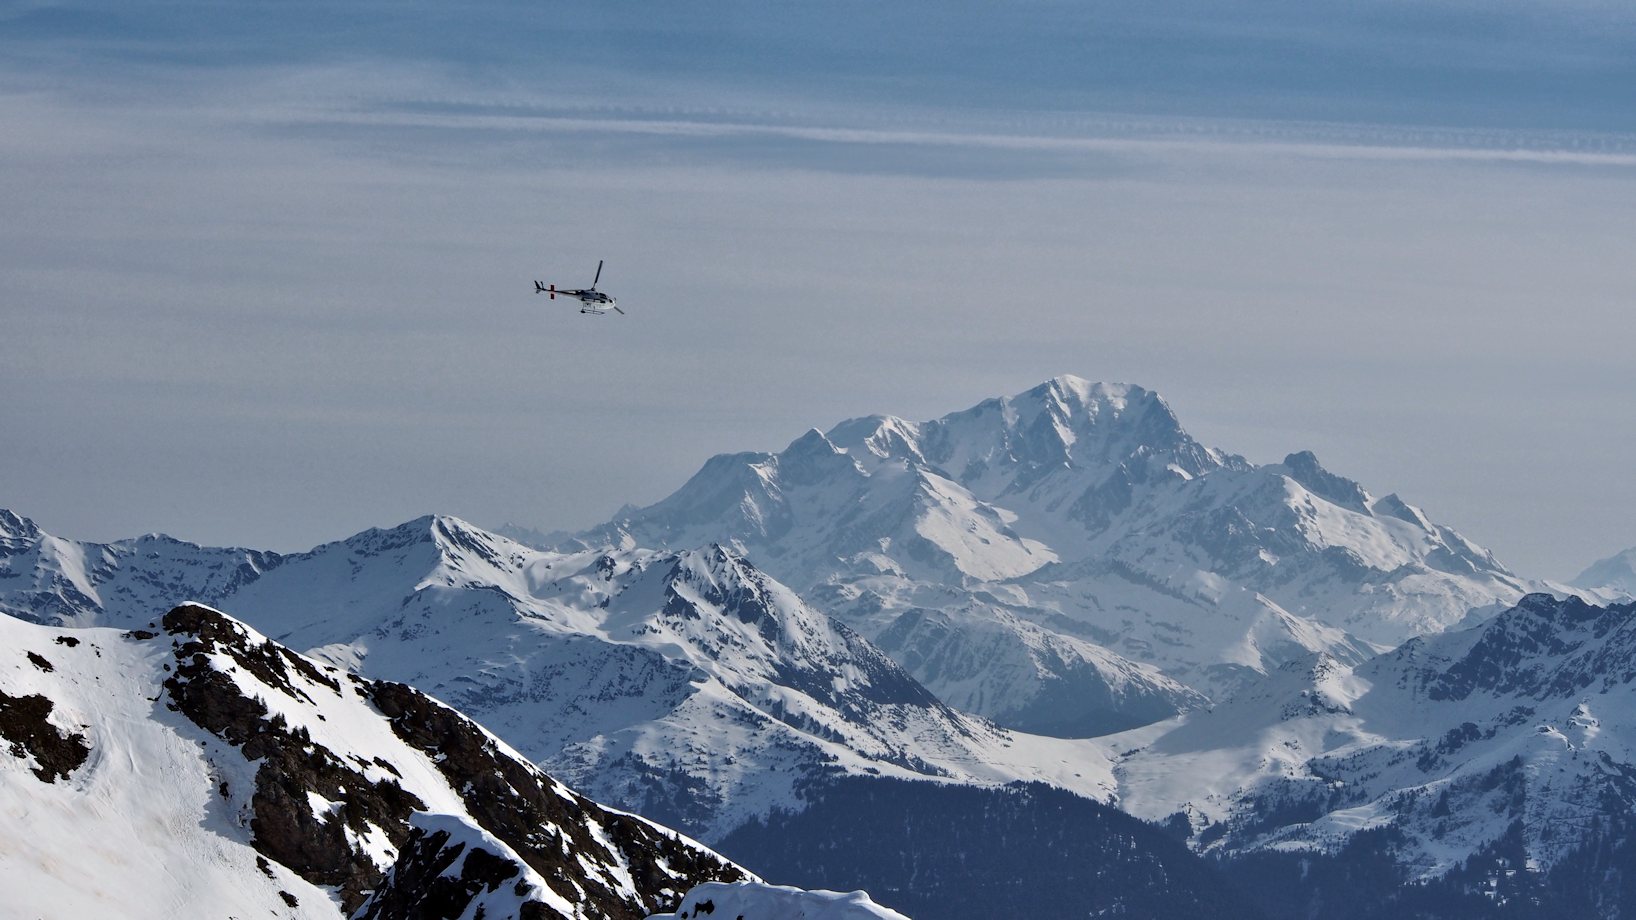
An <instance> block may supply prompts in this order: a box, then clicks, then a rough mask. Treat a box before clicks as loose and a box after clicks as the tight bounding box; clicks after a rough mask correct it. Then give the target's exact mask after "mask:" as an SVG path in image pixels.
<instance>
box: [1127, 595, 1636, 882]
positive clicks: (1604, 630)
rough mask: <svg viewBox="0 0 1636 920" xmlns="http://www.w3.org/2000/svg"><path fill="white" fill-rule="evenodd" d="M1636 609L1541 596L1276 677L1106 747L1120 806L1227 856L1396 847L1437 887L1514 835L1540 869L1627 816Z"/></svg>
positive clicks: (1635, 799)
mask: <svg viewBox="0 0 1636 920" xmlns="http://www.w3.org/2000/svg"><path fill="white" fill-rule="evenodd" d="M1633 662H1636V604H1626V605H1616V606H1611V607H1606V608H1602V607H1596V606H1592V605H1590V604H1587V603H1585V602H1584V601H1581V600H1579V599H1577V598H1568V599H1565V600H1564V599H1558V598H1554V597H1552V596H1550V595H1544V594H1534V595H1529V596H1527V597H1526V598H1524V599H1523V600H1522V601H1521V602H1520V603H1519V604H1518V605H1517V606H1516V607H1514V608H1512V609H1510V610H1507V611H1505V612H1504V613H1502V614H1500V615H1499V616H1497V617H1494V618H1493V619H1491V620H1488V621H1486V622H1484V623H1482V624H1480V625H1478V626H1475V627H1472V628H1469V629H1465V630H1459V631H1453V632H1449V633H1446V634H1442V635H1438V636H1431V637H1425V638H1421V639H1416V640H1413V641H1411V642H1409V643H1407V644H1405V645H1404V646H1403V647H1401V648H1399V649H1397V650H1395V651H1393V652H1390V653H1388V654H1385V655H1382V656H1380V657H1378V658H1376V659H1374V660H1372V661H1369V662H1367V663H1365V664H1362V665H1359V666H1355V667H1347V666H1344V665H1341V664H1339V663H1337V662H1335V661H1333V660H1329V659H1318V660H1314V661H1311V662H1308V663H1307V664H1306V665H1305V666H1298V665H1296V664H1294V663H1291V664H1290V665H1288V666H1286V667H1285V668H1283V669H1281V670H1280V671H1278V672H1275V673H1274V674H1271V675H1269V676H1268V677H1267V678H1266V679H1265V680H1263V681H1260V682H1258V683H1257V684H1256V685H1254V686H1251V687H1247V688H1246V689H1245V690H1244V691H1242V692H1241V693H1240V694H1238V695H1237V696H1235V697H1234V698H1233V699H1230V700H1227V701H1225V702H1224V703H1222V704H1220V705H1218V706H1217V707H1215V708H1214V709H1213V710H1212V711H1209V712H1195V713H1190V714H1188V715H1186V716H1183V717H1181V718H1179V719H1176V720H1172V721H1171V722H1167V723H1163V724H1161V725H1155V726H1149V727H1147V728H1143V729H1137V730H1135V731H1132V732H1129V733H1126V734H1124V735H1118V736H1113V737H1111V738H1108V739H1106V741H1107V743H1108V744H1109V745H1110V748H1112V749H1118V750H1122V751H1123V752H1124V756H1123V757H1122V759H1121V760H1120V762H1119V764H1118V767H1117V775H1118V778H1119V796H1120V804H1121V805H1122V807H1124V808H1126V809H1127V810H1129V811H1131V812H1132V813H1134V814H1137V815H1139V816H1146V817H1150V818H1154V819H1161V818H1164V817H1166V816H1168V815H1171V814H1174V813H1176V812H1183V813H1185V814H1187V815H1188V816H1189V818H1190V819H1191V821H1192V823H1193V827H1194V831H1195V842H1196V843H1197V844H1199V845H1201V846H1206V847H1208V848H1214V849H1220V850H1223V851H1225V852H1229V853H1245V852H1253V851H1256V850H1269V849H1270V850H1278V851H1287V852H1318V853H1335V852H1338V851H1339V850H1340V849H1341V848H1342V847H1343V846H1344V845H1345V844H1347V843H1348V842H1349V841H1350V840H1352V839H1353V837H1354V836H1355V835H1356V834H1357V833H1358V832H1360V831H1363V830H1368V829H1371V828H1392V829H1393V830H1394V832H1396V833H1398V834H1400V835H1401V838H1400V839H1399V842H1398V843H1396V844H1395V845H1394V847H1393V850H1392V858H1393V859H1395V860H1396V861H1397V862H1398V863H1399V864H1400V865H1402V866H1403V867H1404V868H1405V869H1406V870H1407V871H1408V872H1409V874H1410V876H1411V877H1414V878H1435V877H1438V876H1441V875H1443V874H1445V873H1447V872H1449V871H1450V870H1451V869H1454V868H1456V867H1458V866H1461V865H1462V864H1463V863H1464V862H1465V861H1466V860H1468V859H1470V858H1472V857H1473V856H1475V855H1477V854H1479V853H1482V852H1484V851H1485V848H1488V847H1491V846H1493V845H1495V844H1496V843H1497V842H1498V841H1500V840H1501V839H1502V838H1505V837H1506V836H1507V835H1508V834H1510V835H1514V837H1515V839H1516V841H1517V842H1518V844H1519V845H1520V846H1521V847H1522V848H1523V849H1524V850H1525V852H1526V854H1527V858H1528V859H1529V860H1530V865H1531V866H1533V867H1535V868H1536V869H1538V870H1540V871H1549V870H1550V869H1551V868H1552V867H1553V866H1555V865H1556V864H1558V863H1559V862H1560V861H1561V860H1562V859H1564V858H1565V857H1567V856H1569V855H1571V854H1572V853H1574V852H1575V851H1576V850H1577V849H1578V848H1580V847H1582V846H1585V845H1587V844H1588V843H1591V842H1593V841H1594V839H1595V835H1596V834H1597V833H1598V832H1599V830H1598V829H1599V827H1601V826H1603V825H1604V823H1605V821H1606V820H1607V819H1610V818H1613V817H1616V816H1618V815H1621V814H1624V813H1627V812H1629V811H1630V810H1631V809H1632V808H1633V807H1636V780H1633V779H1632V777H1636V664H1633Z"/></svg>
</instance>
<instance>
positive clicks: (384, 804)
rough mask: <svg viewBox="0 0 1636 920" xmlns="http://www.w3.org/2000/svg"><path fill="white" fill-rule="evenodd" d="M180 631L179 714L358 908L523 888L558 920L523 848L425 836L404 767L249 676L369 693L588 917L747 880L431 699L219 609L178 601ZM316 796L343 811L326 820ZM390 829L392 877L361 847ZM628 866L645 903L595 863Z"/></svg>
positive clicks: (275, 683) (254, 823)
mask: <svg viewBox="0 0 1636 920" xmlns="http://www.w3.org/2000/svg"><path fill="white" fill-rule="evenodd" d="M164 628H165V630H166V631H167V632H168V633H169V634H170V635H171V636H172V637H173V638H174V639H175V640H176V641H175V642H174V652H173V658H174V661H175V663H176V669H175V671H174V673H172V674H171V675H170V676H169V677H168V678H167V679H166V680H165V689H166V691H167V692H168V693H169V696H170V699H171V703H170V705H171V706H172V707H173V708H174V709H175V710H176V711H179V712H181V713H182V714H183V715H185V716H186V717H187V718H188V719H190V720H191V721H193V722H194V723H195V724H197V725H199V726H200V727H202V728H204V729H205V730H206V731H209V732H210V733H211V734H213V735H215V736H216V737H218V738H221V739H222V740H224V741H226V742H228V743H229V744H231V745H234V746H236V747H238V748H239V749H240V752H241V753H242V754H243V756H244V757H245V759H246V760H248V761H251V762H255V763H257V768H256V776H255V790H254V792H253V794H252V795H251V797H250V802H249V806H250V807H249V811H250V815H251V816H250V821H249V823H250V830H251V834H252V841H251V842H252V844H253V846H254V847H255V848H256V850H257V852H259V853H260V854H262V855H263V856H264V857H265V858H267V859H271V860H276V861H278V862H279V863H282V864H283V865H285V866H286V867H288V868H289V869H291V870H292V871H294V872H295V873H296V874H298V875H300V876H301V877H302V878H304V879H306V880H307V881H309V882H312V883H313V884H315V885H320V886H326V887H333V888H334V889H335V890H336V892H337V894H338V895H339V897H340V900H341V905H342V907H343V909H344V910H346V911H347V912H348V913H349V914H353V913H356V914H357V915H358V916H363V917H369V918H379V920H385V918H398V917H402V918H410V917H414V918H423V917H424V918H432V917H458V916H462V915H463V914H465V913H466V912H467V910H468V909H470V908H471V905H472V903H473V901H474V899H476V898H478V897H479V896H481V895H483V894H484V893H493V892H496V891H498V890H499V888H500V886H502V885H505V884H508V883H511V884H514V885H515V886H516V888H517V890H516V891H515V895H516V897H517V898H521V899H523V901H524V903H523V904H522V906H521V907H520V908H517V909H516V911H517V912H516V916H518V917H519V918H531V917H539V918H544V917H547V916H549V915H550V914H549V912H548V910H547V908H546V906H545V905H544V904H543V903H541V902H540V901H538V900H529V899H528V896H529V895H530V894H531V893H533V892H534V885H535V884H537V883H533V882H529V881H528V880H527V879H518V876H520V875H522V874H523V866H521V865H519V864H518V863H517V862H516V861H515V860H514V859H513V858H512V857H511V856H510V855H509V854H504V855H496V854H495V853H492V852H490V851H489V850H487V849H484V848H482V847H480V846H473V845H470V844H469V842H463V841H452V840H451V839H450V836H449V833H448V832H446V831H427V830H425V829H424V828H422V827H417V826H415V824H414V813H415V812H417V811H424V810H425V808H426V805H425V804H424V803H423V802H422V801H421V800H420V799H419V798H417V797H416V796H415V795H414V794H413V793H411V792H409V791H407V790H405V789H404V788H403V787H402V786H401V785H400V784H399V782H398V778H399V776H400V774H399V771H398V769H397V768H396V767H394V766H393V765H392V764H390V763H388V762H386V761H384V760H382V759H381V758H379V757H375V758H374V759H373V761H372V762H371V761H368V760H365V759H364V758H363V757H359V756H357V755H356V754H349V757H350V760H351V761H352V762H351V763H349V762H347V760H345V759H343V758H342V757H341V756H338V755H337V754H336V752H334V751H331V750H330V749H329V748H327V747H325V746H324V745H322V744H319V743H316V742H314V741H313V739H312V737H311V736H310V734H309V733H308V732H307V730H306V729H304V728H302V727H300V726H293V727H292V726H291V725H290V724H288V723H287V722H286V721H285V720H284V719H283V718H282V717H281V716H279V715H278V714H276V713H271V712H270V711H269V709H268V706H267V704H265V703H263V702H262V701H261V700H260V699H258V698H256V697H255V696H254V695H252V694H250V693H248V692H247V691H246V690H244V689H243V688H242V687H241V686H240V683H239V681H241V680H245V678H250V679H251V680H250V681H248V683H252V684H259V685H262V686H265V687H267V688H268V689H270V690H277V691H281V692H283V693H285V694H287V695H288V696H290V697H291V698H293V699H295V700H297V701H305V702H307V703H312V702H313V701H312V699H311V693H309V692H308V691H312V693H316V692H317V691H316V689H315V685H322V686H324V687H328V688H330V689H332V690H335V691H336V692H338V693H352V692H357V693H359V694H361V695H362V696H363V697H364V698H365V699H367V700H369V701H370V702H372V703H373V704H374V706H375V708H376V709H377V710H378V711H379V712H380V713H381V714H383V715H384V716H385V717H386V718H387V719H388V720H389V721H390V724H391V727H392V729H393V731H394V732H395V734H396V735H397V736H398V737H399V738H400V739H401V740H403V741H404V742H406V743H408V744H409V745H411V746H412V747H414V748H417V749H419V750H421V751H423V752H425V753H426V754H427V755H428V756H429V757H430V759H431V760H432V761H433V762H434V763H436V764H437V766H438V769H439V770H440V771H441V772H442V774H443V777H444V778H445V779H446V780H447V781H448V784H449V786H450V788H452V789H454V790H456V791H457V794H458V795H459V796H460V797H461V799H462V800H463V803H464V806H465V808H466V811H467V813H468V814H469V815H470V816H471V819H473V820H475V821H476V823H477V824H478V825H479V826H480V827H481V828H482V829H483V830H485V831H487V832H488V833H489V834H492V835H493V836H494V837H495V838H498V839H499V840H501V841H503V842H504V843H505V845H506V846H507V847H509V848H510V849H511V850H512V851H514V852H515V853H516V854H517V856H518V857H520V858H521V859H522V860H523V861H524V862H526V863H527V866H528V867H529V868H531V869H533V870H534V871H535V872H537V873H538V874H539V876H540V877H542V878H543V879H544V880H545V883H546V884H547V885H549V886H550V887H551V889H552V890H553V891H554V892H555V893H556V894H557V895H559V896H561V897H562V898H564V899H566V900H568V901H569V902H570V903H574V904H576V905H580V906H581V908H582V909H583V911H584V913H585V915H586V916H588V917H606V918H610V920H625V918H631V920H635V918H640V917H645V916H647V915H648V914H650V913H655V912H658V911H659V910H662V909H665V908H668V907H670V906H673V905H674V904H675V903H676V902H677V901H678V900H679V899H680V897H681V896H682V894H684V893H685V892H686V891H687V890H688V889H690V888H692V887H693V886H694V885H696V884H698V883H700V882H704V881H734V880H738V879H741V878H743V877H744V874H743V873H742V872H741V871H740V870H738V869H737V868H736V867H735V866H732V865H731V864H729V863H726V862H724V861H722V860H720V859H719V858H718V857H715V856H714V855H713V854H710V853H709V852H707V851H704V850H702V849H699V848H697V847H695V846H692V845H688V844H684V843H682V842H681V841H680V840H678V839H677V838H676V837H674V836H672V835H669V834H666V833H665V832H663V831H662V830H660V829H658V828H655V827H654V826H652V825H649V824H647V823H646V822H644V821H642V820H640V819H637V818H633V817H630V816H627V815H624V814H619V813H615V812H610V811H607V810H604V809H602V808H601V807H599V806H597V805H596V804H595V803H593V802H590V801H589V800H586V799H583V798H580V797H578V796H575V795H573V794H571V793H567V792H566V791H565V790H563V789H562V788H561V787H559V786H557V785H556V783H555V781H554V780H552V779H551V778H550V777H548V776H546V775H545V774H544V773H542V772H540V771H539V770H538V769H536V768H535V767H534V766H533V765H531V764H529V763H527V762H526V761H523V760H521V759H519V758H517V757H516V756H515V755H514V754H511V753H510V752H508V751H505V750H504V749H503V748H502V747H501V746H500V745H499V744H498V743H497V742H496V741H495V740H494V739H493V738H492V737H491V736H490V735H488V734H487V733H486V732H484V731H483V730H482V729H481V728H480V727H478V726H477V725H476V724H475V723H473V722H471V721H470V720H469V719H467V718H466V717H464V716H462V715H460V714H459V713H458V712H456V711H455V710H453V709H450V708H448V707H446V706H444V705H442V704H441V703H438V702H436V701H434V700H432V699H430V698H429V697H427V696H425V695H424V694H422V693H420V692H419V691H417V690H414V689H412V688H410V687H407V686H405V685H402V684H395V683H386V682H375V681H367V680H363V679H360V678H357V677H356V676H355V675H348V677H349V678H351V683H350V686H349V687H347V688H345V689H343V687H342V685H341V683H340V682H339V681H337V680H336V679H335V678H333V677H331V676H329V675H327V674H325V673H324V671H323V670H322V669H320V668H319V667H317V666H315V665H314V664H313V663H312V662H311V661H309V660H307V659H305V658H303V657H301V656H299V655H296V654H295V653H293V652H290V651H289V650H288V649H285V648H283V647H282V646H280V645H279V644H278V643H276V642H272V641H269V640H262V639H260V638H258V637H255V636H254V634H253V633H252V632H251V631H250V630H248V629H247V628H245V627H244V626H242V625H241V624H239V623H238V622H236V621H234V620H233V619H231V618H230V617H228V616H226V615H225V614H221V613H218V612H216V611H214V610H211V609H209V608H206V607H200V606H196V605H184V606H182V607H178V608H176V609H174V610H172V611H171V612H170V613H168V614H166V616H165V619H164ZM235 672H239V673H238V674H237V677H236V676H235ZM303 687H305V688H306V690H303ZM314 715H315V716H316V715H318V714H317V713H316V712H315V713H314ZM366 756H367V755H366ZM372 766H378V767H379V768H380V771H384V774H391V775H390V776H385V777H384V778H382V779H379V780H371V779H370V778H368V777H367V776H366V775H365V773H364V772H360V770H363V771H368V772H370V773H372V774H373V775H375V776H383V775H384V774H383V772H377V771H375V770H373V769H372ZM314 796H318V797H320V798H321V799H322V800H323V801H325V802H329V803H332V804H331V805H330V807H329V808H327V809H324V808H319V809H317V810H315V809H314V807H313V804H312V803H313V801H314V798H313V797H314ZM593 827H600V828H601V834H600V835H599V834H597V833H595V832H594V831H593ZM379 834H384V835H385V837H386V839H387V841H388V842H389V843H390V844H391V845H392V846H393V847H394V848H395V849H396V851H397V860H396V862H395V863H394V865H393V866H391V867H390V869H389V870H385V871H383V870H382V869H381V868H380V867H379V866H377V865H376V864H375V863H374V862H373V861H372V860H371V858H370V857H369V855H368V854H367V853H365V852H364V851H363V849H362V845H361V843H359V842H358V841H361V840H362V839H365V838H370V837H371V836H372V835H374V836H375V839H378V835H379ZM621 865H623V866H625V867H628V870H629V873H630V876H631V878H632V879H633V880H634V882H635V887H636V891H637V895H636V896H635V897H631V896H630V895H629V894H628V893H626V892H622V891H620V890H618V888H619V887H620V886H618V885H617V884H615V883H612V882H611V881H610V880H609V879H610V878H612V876H608V877H602V876H600V875H599V873H598V871H597V870H594V869H588V868H587V867H588V866H609V867H614V866H621ZM263 871H267V869H266V868H265V867H264V868H263ZM539 894H541V895H543V894H544V892H539ZM292 906H293V905H292ZM509 912H510V910H509V909H508V913H509ZM494 920H499V918H497V917H496V918H494Z"/></svg>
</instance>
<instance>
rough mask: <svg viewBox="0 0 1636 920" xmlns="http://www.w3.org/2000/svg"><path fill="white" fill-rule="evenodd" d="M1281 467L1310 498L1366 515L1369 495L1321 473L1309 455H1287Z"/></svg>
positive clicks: (1305, 452) (1344, 480)
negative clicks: (1310, 495)
mask: <svg viewBox="0 0 1636 920" xmlns="http://www.w3.org/2000/svg"><path fill="white" fill-rule="evenodd" d="M1282 466H1283V472H1284V475H1286V476H1288V477H1289V478H1291V479H1293V480H1295V481H1296V482H1298V483H1300V484H1301V485H1302V486H1304V487H1305V488H1306V489H1307V491H1309V492H1311V493H1312V494H1314V495H1317V496H1320V497H1322V498H1324V499H1326V500H1328V501H1331V502H1333V503H1335V504H1337V505H1339V506H1341V507H1342V508H1346V509H1348V510H1351V511H1356V512H1358V513H1359V514H1368V513H1370V510H1369V505H1370V502H1371V501H1372V499H1371V498H1370V497H1369V493H1368V492H1366V491H1364V488H1363V486H1360V485H1358V484H1357V483H1355V482H1353V481H1352V480H1350V479H1347V478H1346V477H1345V476H1337V475H1335V474H1334V473H1331V472H1330V471H1328V470H1326V469H1324V468H1323V465H1322V464H1320V463H1319V462H1318V457H1317V455H1316V454H1314V453H1313V452H1312V451H1310V450H1303V451H1299V452H1297V453H1293V454H1290V455H1289V456H1287V457H1285V458H1284V462H1283V464H1282ZM1399 504H1401V502H1399ZM1404 507H1407V506H1404Z"/></svg>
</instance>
